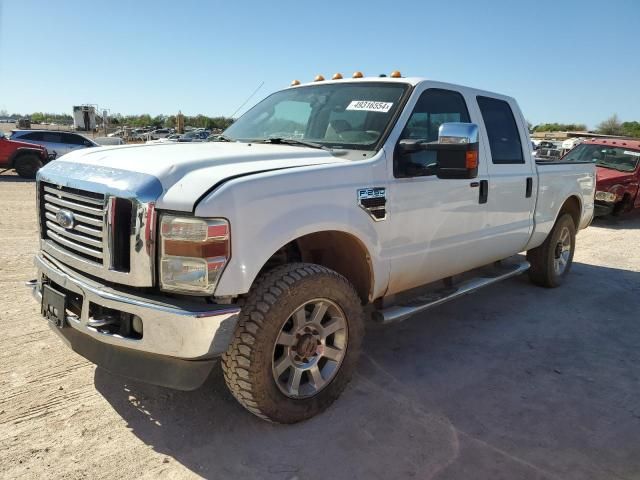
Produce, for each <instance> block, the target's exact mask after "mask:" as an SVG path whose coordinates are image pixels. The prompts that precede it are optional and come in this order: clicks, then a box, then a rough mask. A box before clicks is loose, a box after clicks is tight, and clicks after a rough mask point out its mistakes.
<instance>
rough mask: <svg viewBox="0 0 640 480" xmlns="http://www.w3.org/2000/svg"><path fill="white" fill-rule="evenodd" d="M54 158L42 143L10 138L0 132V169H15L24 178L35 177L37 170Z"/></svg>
mask: <svg viewBox="0 0 640 480" xmlns="http://www.w3.org/2000/svg"><path fill="white" fill-rule="evenodd" d="M53 158H55V156H54V155H49V153H48V152H47V149H46V148H44V147H42V146H40V145H36V144H33V143H27V142H19V141H15V140H9V139H8V138H7V137H5V136H4V135H3V134H2V133H0V170H9V169H15V171H16V173H17V174H18V175H20V176H21V177H22V178H35V176H36V173H37V171H38V170H39V169H40V168H41V167H42V166H43V165H44V164H46V163H48V162H49V160H52V159H53Z"/></svg>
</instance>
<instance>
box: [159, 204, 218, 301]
mask: <svg viewBox="0 0 640 480" xmlns="http://www.w3.org/2000/svg"><path fill="white" fill-rule="evenodd" d="M230 242H231V240H230V237H229V222H227V221H226V220H224V219H219V218H216V219H202V218H194V217H176V216H173V215H163V216H162V218H161V220H160V244H161V246H160V288H161V289H162V290H166V291H172V292H182V293H201V294H208V295H212V294H213V292H214V290H215V288H216V285H217V283H218V279H219V278H220V275H221V274H222V271H223V270H224V267H225V265H226V264H227V262H228V261H229V258H230V254H231V245H230Z"/></svg>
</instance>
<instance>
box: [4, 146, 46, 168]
mask: <svg viewBox="0 0 640 480" xmlns="http://www.w3.org/2000/svg"><path fill="white" fill-rule="evenodd" d="M26 153H34V154H35V155H37V156H38V158H40V159H41V160H42V163H45V162H46V159H43V158H42V150H40V149H39V148H33V147H18V148H17V149H16V151H15V152H13V153H12V154H11V156H10V157H9V166H10V167H11V168H13V167H14V166H15V161H16V160H17V159H18V158H19V157H20V156H22V155H24V154H26Z"/></svg>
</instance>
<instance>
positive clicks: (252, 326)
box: [222, 263, 364, 423]
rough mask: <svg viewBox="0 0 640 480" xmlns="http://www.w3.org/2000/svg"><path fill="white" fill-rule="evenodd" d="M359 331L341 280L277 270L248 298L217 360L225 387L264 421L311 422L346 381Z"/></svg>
mask: <svg viewBox="0 0 640 480" xmlns="http://www.w3.org/2000/svg"><path fill="white" fill-rule="evenodd" d="M363 330H364V321H363V311H362V306H361V304H360V299H359V297H358V296H357V294H356V292H355V290H354V289H353V287H352V286H351V284H350V283H349V282H348V281H347V280H346V279H345V278H344V277H342V276H341V275H339V274H338V273H336V272H334V271H332V270H329V269H327V268H324V267H322V266H319V265H314V264H304V263H298V264H291V265H285V266H282V267H278V268H276V269H274V270H272V271H271V272H269V273H267V274H266V275H263V276H262V277H261V278H260V279H259V280H257V281H256V285H255V286H254V287H253V288H252V289H251V291H250V292H249V294H248V296H247V298H246V301H245V303H244V305H243V308H242V313H241V318H240V322H239V324H238V327H237V329H236V333H235V337H234V340H233V341H232V343H231V345H230V346H229V348H228V350H227V352H226V353H225V354H224V355H223V359H222V368H223V371H224V376H225V380H226V383H227V386H228V387H229V389H230V390H231V392H232V393H233V395H234V396H235V398H236V399H237V400H238V401H239V402H240V403H241V404H242V406H244V407H245V408H246V409H247V410H249V411H250V412H252V413H253V414H255V415H257V416H259V417H261V418H263V419H265V420H269V421H273V422H278V423H295V422H299V421H301V420H305V419H307V418H310V417H312V416H314V415H316V414H318V413H320V412H321V411H323V410H324V409H325V408H327V407H328V406H329V405H331V403H333V401H334V400H335V399H336V398H337V397H338V396H339V395H340V393H342V391H343V390H344V388H345V387H346V385H347V383H348V382H349V380H350V379H351V376H352V374H353V371H354V369H355V365H356V363H357V359H358V356H359V353H360V343H361V340H362V336H363Z"/></svg>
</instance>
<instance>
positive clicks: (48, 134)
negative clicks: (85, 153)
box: [11, 130, 99, 158]
mask: <svg viewBox="0 0 640 480" xmlns="http://www.w3.org/2000/svg"><path fill="white" fill-rule="evenodd" d="M11 140H21V141H25V142H29V143H37V144H38V145H42V146H44V147H46V149H47V151H48V152H49V153H55V154H56V157H57V158H59V157H61V156H62V155H64V154H65V153H69V152H70V151H72V150H77V149H78V148H90V147H98V146H99V145H98V144H97V143H96V142H94V141H93V140H89V139H88V138H87V137H83V136H82V135H79V134H77V133H72V132H57V131H51V130H14V131H13V132H11Z"/></svg>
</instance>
